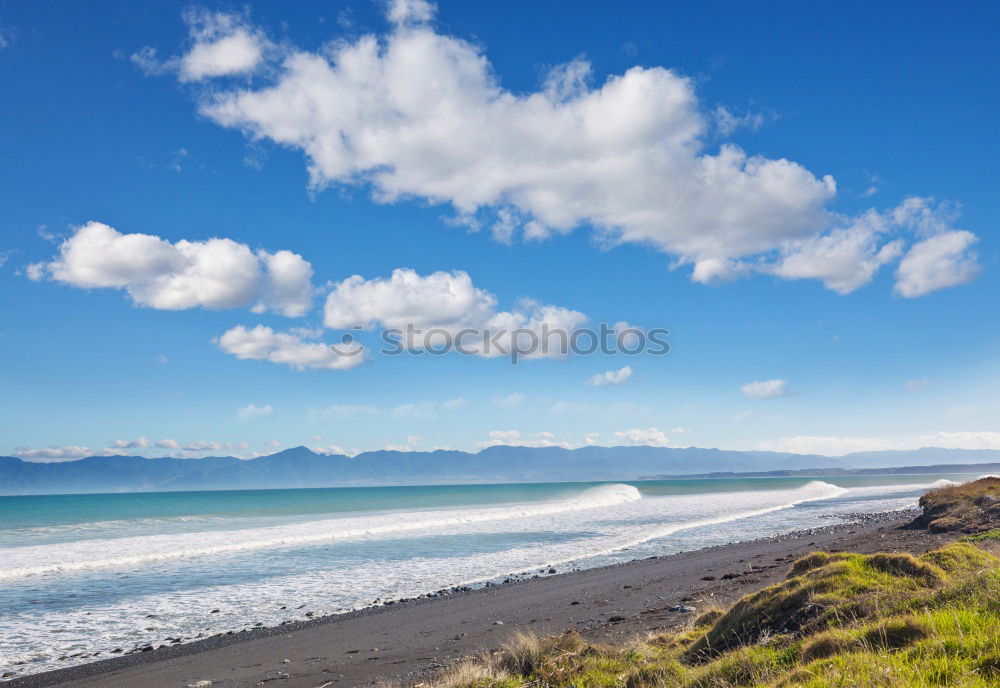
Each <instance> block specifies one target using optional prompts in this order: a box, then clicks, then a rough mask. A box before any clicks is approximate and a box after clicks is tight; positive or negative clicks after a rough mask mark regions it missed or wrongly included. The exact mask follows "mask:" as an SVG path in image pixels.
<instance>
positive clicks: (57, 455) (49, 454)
mask: <svg viewBox="0 0 1000 688" xmlns="http://www.w3.org/2000/svg"><path fill="white" fill-rule="evenodd" d="M94 454H95V452H94V451H93V450H92V449H90V448H89V447H80V446H69V447H46V448H44V449H32V448H31V447H17V448H15V449H14V452H13V455H14V456H16V457H17V458H19V459H24V460H25V461H40V462H45V461H72V460H74V459H82V458H85V457H87V456H93V455H94Z"/></svg>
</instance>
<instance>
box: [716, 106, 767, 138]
mask: <svg viewBox="0 0 1000 688" xmlns="http://www.w3.org/2000/svg"><path fill="white" fill-rule="evenodd" d="M712 114H713V116H714V118H715V127H716V129H718V131H719V133H720V134H722V135H723V136H729V135H730V134H733V133H734V132H736V131H738V130H740V129H750V130H751V131H757V130H758V129H760V127H761V125H762V124H764V115H763V114H762V113H759V112H747V113H744V114H742V115H737V114H734V113H733V112H731V111H730V110H729V108H727V107H725V106H722V105H719V106H718V107H716V108H715V112H714V113H712Z"/></svg>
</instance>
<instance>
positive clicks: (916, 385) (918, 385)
mask: <svg viewBox="0 0 1000 688" xmlns="http://www.w3.org/2000/svg"><path fill="white" fill-rule="evenodd" d="M930 382H931V381H930V379H929V378H926V377H921V378H917V379H915V380H907V381H906V391H907V392H918V391H920V390H921V389H923V388H924V387H926V386H927V385H929V384H930Z"/></svg>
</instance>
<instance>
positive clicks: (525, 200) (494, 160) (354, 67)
mask: <svg viewBox="0 0 1000 688" xmlns="http://www.w3.org/2000/svg"><path fill="white" fill-rule="evenodd" d="M430 14H431V6H430V5H429V4H428V3H425V2H413V1H410V2H395V3H393V4H392V5H391V6H390V10H389V15H390V19H391V20H392V21H393V22H394V25H393V28H392V30H391V32H390V33H389V34H388V35H387V36H383V37H376V36H373V35H367V36H363V37H361V38H359V39H357V40H355V41H340V42H337V43H335V44H332V46H331V47H329V48H328V49H327V50H326V51H324V52H322V53H314V52H308V51H305V50H294V49H292V50H290V52H288V54H287V55H285V57H284V58H283V60H282V61H281V64H280V65H278V67H277V71H276V78H275V80H274V81H273V83H270V84H265V85H263V86H261V87H259V88H240V89H234V90H227V89H225V88H218V89H216V90H215V91H214V92H213V93H212V94H211V95H210V96H209V97H207V98H206V100H205V101H204V102H203V103H202V104H201V111H202V113H203V114H204V115H205V116H207V117H208V118H210V119H212V120H214V121H215V122H217V123H219V124H220V125H222V126H226V127H232V128H236V129H240V130H242V131H244V132H246V133H247V134H248V135H249V136H250V137H252V138H254V139H269V140H272V141H275V142H277V143H280V144H282V145H286V146H290V147H293V148H298V149H300V150H301V151H303V152H304V153H305V155H306V157H307V158H308V161H309V163H308V167H309V174H310V179H311V184H312V186H313V187H314V188H322V187H325V186H328V185H331V184H355V183H370V184H371V186H372V189H373V192H374V194H375V197H376V199H377V200H379V201H384V202H391V201H394V200H396V199H399V198H401V197H420V198H424V199H427V200H429V201H431V202H434V203H447V204H450V205H451V206H453V208H454V209H455V211H456V215H457V217H458V218H460V219H463V220H465V221H467V222H468V223H469V224H471V225H474V226H484V225H485V226H489V227H493V226H494V225H496V229H495V230H494V233H495V234H497V235H498V237H499V238H501V239H507V238H509V237H510V236H511V235H513V234H515V233H516V232H518V231H521V232H523V233H525V234H526V235H527V236H528V238H544V237H546V236H548V235H550V234H552V233H558V232H568V231H571V230H572V229H573V228H574V227H576V226H578V225H582V224H589V225H592V226H594V227H595V228H597V229H598V231H599V232H600V233H601V234H602V236H603V237H604V238H605V239H606V240H608V241H609V242H612V243H614V242H641V243H648V244H652V245H654V246H657V247H658V248H660V249H662V250H664V251H666V252H668V253H671V254H674V255H676V256H677V257H678V259H679V260H680V261H681V262H683V263H692V264H695V265H697V264H698V263H700V262H703V261H707V260H715V261H718V260H723V261H725V260H728V259H733V258H738V257H741V256H744V255H750V254H754V253H757V252H760V251H766V250H770V249H773V248H775V247H776V246H778V245H780V244H781V243H782V242H784V241H787V240H790V239H796V238H801V237H804V236H809V235H812V234H815V233H816V232H818V231H820V230H822V229H823V228H824V226H825V225H826V223H827V213H826V211H825V209H824V206H825V204H826V203H827V202H828V201H829V200H830V199H831V198H832V197H833V195H834V193H835V186H836V185H835V183H834V181H833V179H832V178H831V177H823V178H817V177H816V176H814V175H813V174H812V173H811V172H809V171H808V170H806V169H805V168H804V167H802V166H801V165H799V164H797V163H794V162H792V161H789V160H784V159H770V158H766V157H763V156H758V155H749V154H747V153H746V152H744V151H743V150H741V149H740V148H739V147H737V146H735V145H730V144H727V145H724V146H722V147H721V148H720V149H718V150H716V151H709V150H707V149H706V145H705V143H704V141H703V137H704V135H705V133H706V131H707V130H708V128H709V126H710V120H709V118H708V117H706V116H705V115H704V114H703V113H702V112H701V109H700V107H699V103H698V101H697V98H696V96H695V93H694V87H693V84H692V82H691V80H689V79H687V78H685V77H682V76H680V75H678V74H677V73H675V72H673V71H670V70H668V69H663V68H660V67H652V68H643V67H633V68H631V69H629V70H628V71H626V72H625V73H624V74H621V75H617V76H612V77H611V78H609V79H607V80H606V81H605V82H604V83H603V84H599V85H597V86H593V87H592V86H591V84H590V82H591V81H592V74H591V68H590V65H589V64H588V63H587V62H585V61H583V60H576V61H573V62H570V63H568V64H565V65H561V66H559V67H556V68H555V69H553V70H552V71H551V73H550V74H549V75H548V76H547V78H546V79H545V81H544V83H543V84H542V87H541V88H540V89H539V90H537V91H535V92H531V93H526V94H515V93H513V92H511V91H508V90H506V89H504V88H503V87H502V86H501V85H500V83H499V80H498V78H497V76H496V75H495V74H494V72H493V70H492V67H491V65H490V63H489V61H488V60H487V59H486V57H485V56H484V55H483V54H482V52H481V51H480V50H479V48H477V47H476V46H474V45H472V44H471V43H469V42H467V41H464V40H461V39H459V38H456V37H453V36H448V35H444V34H441V33H438V32H437V31H435V29H434V28H433V27H432V26H431V25H430V24H429V23H428V20H429V19H430V18H431V16H430ZM738 119H739V118H737V117H736V116H734V115H731V114H729V117H728V118H725V122H726V125H725V126H726V127H731V126H736V123H737V121H738ZM747 123H748V124H749V123H752V118H751V119H749V120H747ZM484 215H485V217H484Z"/></svg>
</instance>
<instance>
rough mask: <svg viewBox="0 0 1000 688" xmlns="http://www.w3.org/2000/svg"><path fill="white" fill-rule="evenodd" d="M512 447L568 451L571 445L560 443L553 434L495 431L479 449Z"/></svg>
mask: <svg viewBox="0 0 1000 688" xmlns="http://www.w3.org/2000/svg"><path fill="white" fill-rule="evenodd" d="M500 445H505V446H511V447H563V448H566V449H568V448H569V447H570V446H571V445H570V443H569V442H566V441H558V440H556V439H555V435H554V434H552V433H551V432H534V433H527V434H524V433H522V432H521V431H520V430H493V431H491V432H490V433H489V439H488V440H485V441H483V442H480V443H479V445H478V446H479V447H480V448H483V447H495V446H500Z"/></svg>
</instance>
